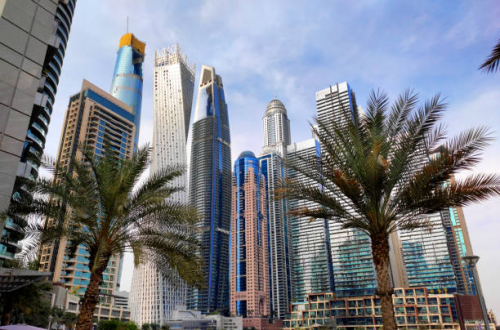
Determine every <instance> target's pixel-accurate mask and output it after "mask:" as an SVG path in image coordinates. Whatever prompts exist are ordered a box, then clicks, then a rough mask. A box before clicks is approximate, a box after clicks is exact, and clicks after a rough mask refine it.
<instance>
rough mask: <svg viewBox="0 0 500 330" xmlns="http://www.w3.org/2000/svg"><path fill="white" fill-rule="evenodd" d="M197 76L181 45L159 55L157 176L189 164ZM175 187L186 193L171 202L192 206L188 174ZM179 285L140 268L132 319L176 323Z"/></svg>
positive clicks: (149, 267)
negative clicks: (188, 155) (159, 172)
mask: <svg viewBox="0 0 500 330" xmlns="http://www.w3.org/2000/svg"><path fill="white" fill-rule="evenodd" d="M194 77H195V65H194V64H191V63H190V62H189V60H188V58H187V57H186V55H184V54H183V53H182V51H181V49H180V47H179V45H177V44H175V45H172V46H170V47H166V48H164V49H162V50H160V51H157V52H156V53H155V67H154V122H153V155H152V164H151V171H152V173H155V172H157V171H159V170H161V169H163V168H165V167H167V166H171V165H185V166H187V152H186V143H187V137H188V131H189V121H190V118H191V106H192V102H193V89H194ZM172 186H175V187H179V188H184V189H185V190H184V191H179V192H177V193H175V194H174V195H173V196H172V197H171V199H172V201H176V202H181V203H187V202H188V193H187V188H188V179H187V174H184V175H182V176H180V177H178V178H176V179H175V180H174V181H173V182H172ZM176 281H177V283H169V282H167V281H166V280H164V279H163V278H162V275H161V273H160V272H158V270H157V269H156V267H155V266H154V265H153V264H150V263H146V264H141V265H139V266H138V267H137V268H135V269H134V274H133V278H132V288H131V295H130V305H131V310H132V320H133V321H134V322H136V323H137V324H138V325H142V324H144V323H156V324H160V325H162V324H164V322H165V321H166V320H171V316H172V311H173V310H174V308H175V307H176V306H177V305H185V304H186V295H187V287H186V285H185V284H184V283H183V282H182V281H181V280H180V278H178V279H177V280H176ZM172 284H173V285H172Z"/></svg>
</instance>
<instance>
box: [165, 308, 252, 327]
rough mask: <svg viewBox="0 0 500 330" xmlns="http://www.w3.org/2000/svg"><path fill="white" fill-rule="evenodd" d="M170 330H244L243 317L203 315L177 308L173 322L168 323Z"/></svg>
mask: <svg viewBox="0 0 500 330" xmlns="http://www.w3.org/2000/svg"><path fill="white" fill-rule="evenodd" d="M165 324H167V325H168V326H170V330H243V318H242V317H241V316H231V317H225V316H222V315H219V314H216V315H202V314H201V312H200V311H194V310H187V308H186V306H176V308H175V310H174V311H173V312H172V320H169V321H166V323H165Z"/></svg>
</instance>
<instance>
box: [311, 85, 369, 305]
mask: <svg viewBox="0 0 500 330" xmlns="http://www.w3.org/2000/svg"><path fill="white" fill-rule="evenodd" d="M316 106H317V111H318V113H317V116H318V119H319V120H320V121H321V122H322V123H324V125H325V126H326V127H327V128H331V127H333V123H336V124H337V125H339V126H342V125H346V124H347V122H348V121H349V120H352V118H354V116H357V115H358V113H357V111H358V107H357V104H356V97H355V95H354V92H353V91H352V89H351V87H350V86H349V84H348V83H346V82H343V83H340V84H336V85H333V86H330V87H328V88H326V89H323V90H321V91H318V92H316ZM320 134H321V132H320ZM330 193H332V194H336V193H340V192H335V191H332V192H330ZM329 231H330V237H329V238H330V244H331V260H332V267H333V277H334V285H335V293H336V294H337V296H349V295H371V294H373V293H374V292H375V288H376V287H377V283H376V275H375V267H374V265H373V260H372V253H371V241H370V238H369V237H368V235H366V234H365V233H363V232H361V231H359V230H354V229H343V228H342V226H341V225H340V224H339V223H336V222H333V221H330V222H329Z"/></svg>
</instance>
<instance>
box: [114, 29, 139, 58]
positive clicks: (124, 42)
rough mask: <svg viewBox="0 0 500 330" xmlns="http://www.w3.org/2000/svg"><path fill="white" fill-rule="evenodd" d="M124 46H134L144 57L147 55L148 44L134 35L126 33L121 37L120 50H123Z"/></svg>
mask: <svg viewBox="0 0 500 330" xmlns="http://www.w3.org/2000/svg"><path fill="white" fill-rule="evenodd" d="M123 46H132V47H133V48H134V49H136V50H137V51H138V52H139V53H141V54H142V55H145V54H146V43H145V42H142V41H140V40H139V39H137V38H136V37H135V36H134V34H133V33H126V34H124V35H123V36H122V37H121V39H120V46H118V49H120V48H122V47H123Z"/></svg>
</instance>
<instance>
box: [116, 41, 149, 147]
mask: <svg viewBox="0 0 500 330" xmlns="http://www.w3.org/2000/svg"><path fill="white" fill-rule="evenodd" d="M145 47H146V45H145V44H144V43H143V42H141V41H139V40H138V39H137V38H136V37H135V36H134V35H133V34H132V33H127V34H125V35H124V36H123V37H122V38H121V40H120V47H119V49H118V56H117V58H116V65H115V71H114V73H113V81H112V82H111V95H113V96H114V97H116V98H117V99H119V100H120V101H122V102H124V103H126V104H128V105H129V106H131V107H132V109H133V110H134V115H135V126H136V127H137V131H136V136H135V139H134V141H135V145H136V146H137V144H138V142H139V127H140V123H141V104H142V63H143V62H144V56H145Z"/></svg>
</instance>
